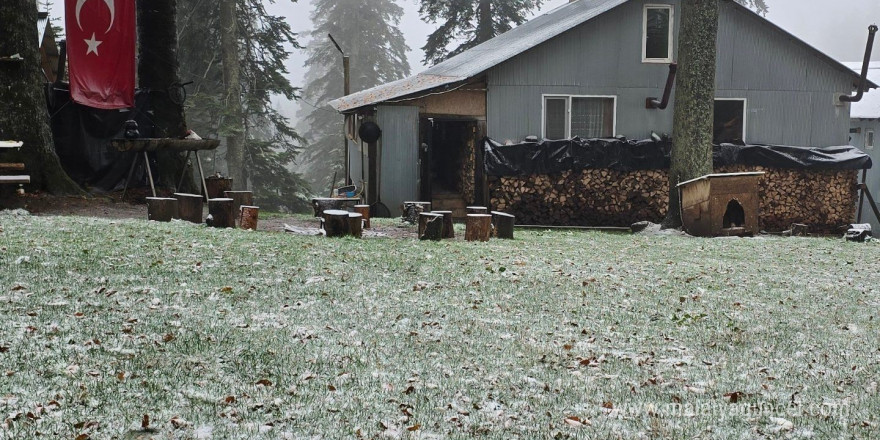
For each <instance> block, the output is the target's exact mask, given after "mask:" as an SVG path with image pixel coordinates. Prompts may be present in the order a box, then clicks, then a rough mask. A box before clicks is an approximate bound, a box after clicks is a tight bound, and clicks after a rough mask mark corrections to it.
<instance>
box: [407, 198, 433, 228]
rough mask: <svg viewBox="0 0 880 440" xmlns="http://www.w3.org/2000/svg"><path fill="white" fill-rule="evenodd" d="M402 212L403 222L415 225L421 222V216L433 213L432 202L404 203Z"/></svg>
mask: <svg viewBox="0 0 880 440" xmlns="http://www.w3.org/2000/svg"><path fill="white" fill-rule="evenodd" d="M400 210H401V211H402V212H403V221H405V222H408V223H409V224H411V225H414V224H416V223H418V221H419V214H421V213H423V212H430V211H431V202H403V204H402V205H400Z"/></svg>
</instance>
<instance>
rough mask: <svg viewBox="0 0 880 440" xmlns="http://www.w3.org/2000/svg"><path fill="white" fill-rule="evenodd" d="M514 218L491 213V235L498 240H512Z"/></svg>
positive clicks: (494, 212) (502, 213)
mask: <svg viewBox="0 0 880 440" xmlns="http://www.w3.org/2000/svg"><path fill="white" fill-rule="evenodd" d="M515 223H516V217H514V216H513V215H511V214H508V213H506V212H500V211H492V229H493V230H494V232H493V235H495V236H496V237H498V238H506V239H513V226H514V224H515Z"/></svg>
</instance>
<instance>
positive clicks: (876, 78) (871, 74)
mask: <svg viewBox="0 0 880 440" xmlns="http://www.w3.org/2000/svg"><path fill="white" fill-rule="evenodd" d="M844 64H845V65H846V67H849V68H850V69H852V70H854V71H855V72H858V74H859V75H861V73H862V63H844ZM868 80H870V81H871V82H874V83H878V84H880V61H872V62H871V64H870V65H869V66H868ZM849 117H850V118H859V119H877V118H880V90H873V91H871V90H868V91H866V92H865V96H863V97H862V100H861V101H859V102H854V103H852V107H851V108H850V112H849Z"/></svg>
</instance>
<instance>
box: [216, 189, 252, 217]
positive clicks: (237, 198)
mask: <svg viewBox="0 0 880 440" xmlns="http://www.w3.org/2000/svg"><path fill="white" fill-rule="evenodd" d="M223 194H224V195H225V196H226V197H227V198H229V199H232V212H234V213H235V214H236V215H238V213H239V211H240V210H241V207H242V205H245V206H253V204H254V192H253V191H223Z"/></svg>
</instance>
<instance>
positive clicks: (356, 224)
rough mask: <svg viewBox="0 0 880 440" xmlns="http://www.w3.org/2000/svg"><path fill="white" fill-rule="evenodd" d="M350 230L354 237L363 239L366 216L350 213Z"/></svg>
mask: <svg viewBox="0 0 880 440" xmlns="http://www.w3.org/2000/svg"><path fill="white" fill-rule="evenodd" d="M348 229H349V232H350V234H351V236H352V237H355V238H363V236H364V216H363V215H362V214H361V213H359V212H350V213H348Z"/></svg>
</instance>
